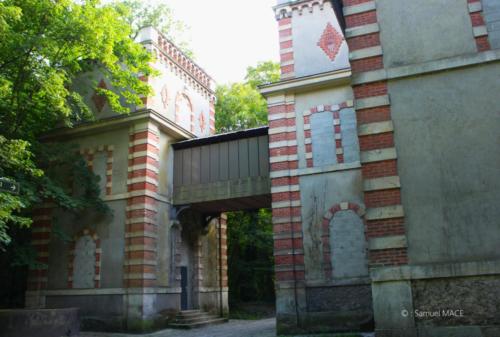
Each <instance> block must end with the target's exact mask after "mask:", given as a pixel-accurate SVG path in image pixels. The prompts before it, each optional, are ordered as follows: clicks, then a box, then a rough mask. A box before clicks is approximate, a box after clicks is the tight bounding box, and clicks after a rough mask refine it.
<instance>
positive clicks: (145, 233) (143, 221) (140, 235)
mask: <svg viewBox="0 0 500 337" xmlns="http://www.w3.org/2000/svg"><path fill="white" fill-rule="evenodd" d="M129 139H130V140H129V169H128V179H127V190H128V191H129V193H130V196H129V198H128V199H127V207H126V226H125V228H126V231H125V259H124V266H123V268H124V286H125V287H128V288H133V287H152V286H156V285H157V283H156V282H157V281H156V266H155V265H154V264H153V263H152V262H153V261H156V260H157V239H158V238H157V235H158V229H157V209H158V200H157V198H155V197H153V196H152V195H151V193H153V194H156V193H157V192H158V168H159V131H158V129H157V127H156V126H155V125H153V124H151V123H145V124H138V125H134V126H132V127H131V130H130V137H129ZM132 261H133V263H132ZM141 261H142V263H141Z"/></svg>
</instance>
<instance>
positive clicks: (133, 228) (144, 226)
mask: <svg viewBox="0 0 500 337" xmlns="http://www.w3.org/2000/svg"><path fill="white" fill-rule="evenodd" d="M127 232H129V233H137V232H150V233H157V232H158V228H157V227H156V226H155V225H153V224H150V223H133V224H130V225H128V230H127Z"/></svg>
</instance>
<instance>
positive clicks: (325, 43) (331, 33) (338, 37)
mask: <svg viewBox="0 0 500 337" xmlns="http://www.w3.org/2000/svg"><path fill="white" fill-rule="evenodd" d="M343 41H344V37H343V36H342V34H340V33H339V32H337V31H336V30H335V28H333V26H332V25H331V23H328V24H327V25H326V28H325V30H324V31H323V34H322V35H321V38H320V39H319V41H318V46H319V47H320V48H321V49H323V51H324V52H325V54H326V56H328V58H329V59H330V60H331V61H334V60H335V58H336V57H337V54H338V53H339V50H340V47H341V46H342V42H343Z"/></svg>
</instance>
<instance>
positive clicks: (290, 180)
mask: <svg viewBox="0 0 500 337" xmlns="http://www.w3.org/2000/svg"><path fill="white" fill-rule="evenodd" d="M268 104H269V155H270V157H269V161H270V177H271V195H272V214H273V232H274V255H275V275H276V314H277V321H278V333H281V332H290V331H296V329H298V327H299V326H300V320H301V315H300V313H301V312H302V311H305V290H304V251H303V246H302V223H301V221H302V217H301V207H300V206H301V203H300V191H299V178H298V176H297V168H298V158H297V134H296V130H295V102H294V96H293V95H288V96H287V95H281V96H276V97H272V98H269V100H268Z"/></svg>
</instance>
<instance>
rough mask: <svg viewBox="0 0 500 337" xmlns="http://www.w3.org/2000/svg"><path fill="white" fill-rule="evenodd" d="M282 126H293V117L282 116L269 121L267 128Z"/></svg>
mask: <svg viewBox="0 0 500 337" xmlns="http://www.w3.org/2000/svg"><path fill="white" fill-rule="evenodd" d="M284 126H295V118H282V119H277V120H273V121H269V128H270V129H272V128H279V127H284Z"/></svg>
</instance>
